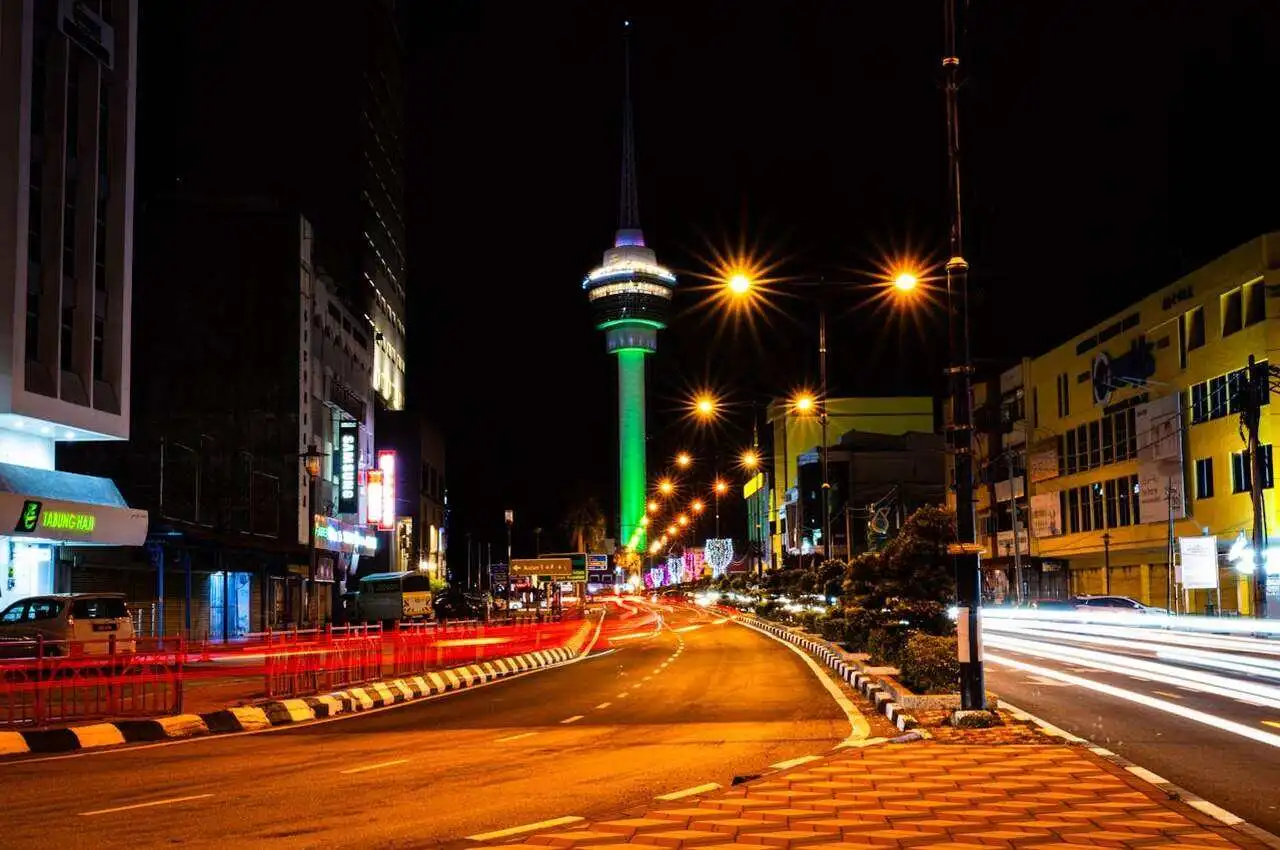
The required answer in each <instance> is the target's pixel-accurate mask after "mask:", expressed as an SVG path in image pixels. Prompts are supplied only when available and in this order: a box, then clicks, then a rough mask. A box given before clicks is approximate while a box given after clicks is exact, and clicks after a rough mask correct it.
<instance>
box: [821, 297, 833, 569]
mask: <svg viewBox="0 0 1280 850" xmlns="http://www.w3.org/2000/svg"><path fill="white" fill-rule="evenodd" d="M825 296H826V291H825V287H824V286H823V285H822V284H821V283H820V284H819V288H818V383H819V388H818V394H819V398H820V400H819V402H818V403H819V404H820V405H821V407H819V408H818V416H819V422H820V423H821V425H822V557H823V560H825V561H829V560H831V477H830V475H829V471H830V467H829V466H828V465H827V463H828V462H827V456H828V454H829V453H830V450H829V449H828V448H827V422H828V416H827V299H826V297H825Z"/></svg>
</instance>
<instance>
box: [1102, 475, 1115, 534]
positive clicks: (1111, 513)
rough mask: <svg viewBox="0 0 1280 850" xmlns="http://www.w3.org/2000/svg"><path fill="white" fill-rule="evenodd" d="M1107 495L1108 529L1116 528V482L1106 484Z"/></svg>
mask: <svg viewBox="0 0 1280 850" xmlns="http://www.w3.org/2000/svg"><path fill="white" fill-rule="evenodd" d="M1105 486H1106V495H1107V528H1115V527H1116V522H1117V519H1118V517H1117V513H1116V508H1117V505H1116V482H1115V481H1114V480H1112V481H1108V482H1107V483H1106V485H1105Z"/></svg>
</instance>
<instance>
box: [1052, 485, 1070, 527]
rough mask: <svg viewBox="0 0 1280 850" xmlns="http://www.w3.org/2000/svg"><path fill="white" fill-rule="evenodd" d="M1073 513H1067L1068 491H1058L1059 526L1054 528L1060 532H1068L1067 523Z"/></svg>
mask: <svg viewBox="0 0 1280 850" xmlns="http://www.w3.org/2000/svg"><path fill="white" fill-rule="evenodd" d="M1070 517H1071V514H1069V513H1067V491H1066V490H1059V491H1058V523H1059V525H1058V527H1057V528H1056V529H1054V531H1056V532H1057V533H1058V534H1066V533H1067V524H1068V523H1069V522H1070Z"/></svg>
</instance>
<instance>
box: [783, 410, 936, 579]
mask: <svg viewBox="0 0 1280 850" xmlns="http://www.w3.org/2000/svg"><path fill="white" fill-rule="evenodd" d="M826 407H827V445H828V447H829V448H830V449H831V451H832V454H831V458H834V457H835V452H836V449H838V448H839V446H840V442H841V438H842V437H843V435H845V434H849V433H850V432H857V433H863V434H879V435H899V436H901V435H904V434H908V433H924V434H929V433H932V432H933V431H934V430H935V427H934V426H935V417H934V402H933V399H931V398H929V397H927V396H891V397H883V398H833V399H830V400H829V401H828V402H827V404H826ZM767 416H768V421H769V423H770V425H771V429H770V437H771V439H772V444H773V446H772V452H771V456H772V462H771V470H770V481H769V483H770V485H771V486H772V490H771V491H770V499H769V500H770V508H769V524H770V528H771V534H772V540H771V549H772V552H773V555H772V559H773V563H774V564H778V565H780V564H782V563H783V555H784V554H786V555H790V556H796V555H802V554H803V555H809V554H813V553H815V552H821V551H822V547H823V544H822V541H821V539H820V538H821V529H822V521H821V512H822V511H821V504H822V501H821V484H822V482H821V474H820V473H819V474H818V477H817V480H816V481H814V480H811V479H810V478H809V477H808V476H806V477H805V478H803V479H802V478H801V477H800V474H799V473H800V466H801V463H802V459H805V458H809V459H810V460H812V461H813V462H815V463H820V457H821V453H820V452H819V450H818V447H820V446H821V445H822V422H821V420H820V419H819V417H818V415H817V414H816V412H812V411H810V412H804V413H802V412H799V411H796V410H794V409H793V407H792V405H791V404H790V402H788V401H785V400H778V401H774V402H772V403H770V404H769V407H768V412H767ZM829 463H830V461H829ZM801 485H807V487H806V489H804V490H803V491H802V489H801ZM830 505H831V510H832V516H833V520H832V526H833V535H832V536H835V528H834V526H835V525H836V520H835V519H834V517H837V516H839V514H840V510H839V509H837V508H836V507H835V501H834V500H830ZM814 506H817V507H816V509H815V508H814ZM839 524H840V525H841V528H842V531H841V533H842V534H843V524H844V520H843V517H842V516H841V517H840V519H839ZM815 532H817V534H815Z"/></svg>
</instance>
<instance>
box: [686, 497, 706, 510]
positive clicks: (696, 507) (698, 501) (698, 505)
mask: <svg viewBox="0 0 1280 850" xmlns="http://www.w3.org/2000/svg"><path fill="white" fill-rule="evenodd" d="M705 507H706V505H704V504H702V500H701V499H694V500H693V504H691V505H689V510H691V511H693V512H694V513H695V514H700V513H702V511H703V509H704V508H705Z"/></svg>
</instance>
